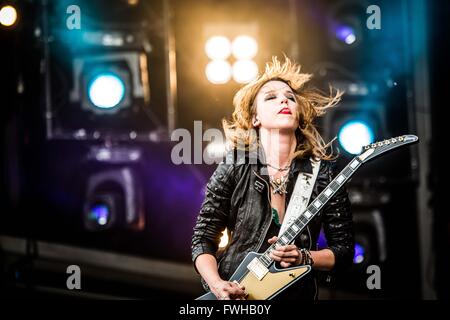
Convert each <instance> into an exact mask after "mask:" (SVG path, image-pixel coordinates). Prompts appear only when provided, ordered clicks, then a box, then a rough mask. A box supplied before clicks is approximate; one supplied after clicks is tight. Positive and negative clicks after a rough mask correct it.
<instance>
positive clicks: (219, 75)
mask: <svg viewBox="0 0 450 320" xmlns="http://www.w3.org/2000/svg"><path fill="white" fill-rule="evenodd" d="M205 74H206V78H207V79H208V80H209V82H211V83H214V84H224V83H227V82H228V81H229V80H230V78H231V66H230V64H229V63H228V62H227V61H223V60H214V61H211V62H210V63H208V65H207V66H206V69H205Z"/></svg>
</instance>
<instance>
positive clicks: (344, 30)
mask: <svg viewBox="0 0 450 320" xmlns="http://www.w3.org/2000/svg"><path fill="white" fill-rule="evenodd" d="M335 34H336V37H337V38H338V39H339V40H340V41H342V42H345V43H346V44H348V45H350V44H352V43H354V42H355V41H356V33H355V31H354V30H353V28H352V27H349V26H339V27H337V28H336V29H335Z"/></svg>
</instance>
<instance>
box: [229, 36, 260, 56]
mask: <svg viewBox="0 0 450 320" xmlns="http://www.w3.org/2000/svg"><path fill="white" fill-rule="evenodd" d="M232 52H233V55H234V56H235V57H236V58H237V59H251V58H253V57H254V56H256V54H257V53H258V43H257V42H256V40H255V39H254V38H253V37H250V36H238V37H236V38H235V39H234V40H233V44H232Z"/></svg>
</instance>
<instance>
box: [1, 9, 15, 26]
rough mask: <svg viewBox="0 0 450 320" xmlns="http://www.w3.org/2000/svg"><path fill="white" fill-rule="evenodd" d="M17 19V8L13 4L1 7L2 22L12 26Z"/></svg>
mask: <svg viewBox="0 0 450 320" xmlns="http://www.w3.org/2000/svg"><path fill="white" fill-rule="evenodd" d="M16 20H17V10H16V8H14V7H13V6H4V7H3V8H1V9H0V24H2V25H4V26H5V27H10V26H12V25H13V24H14V23H15V22H16Z"/></svg>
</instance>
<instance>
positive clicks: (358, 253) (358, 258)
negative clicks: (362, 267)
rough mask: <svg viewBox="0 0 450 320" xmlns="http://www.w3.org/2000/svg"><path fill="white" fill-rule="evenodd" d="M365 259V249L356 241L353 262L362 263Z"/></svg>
mask: <svg viewBox="0 0 450 320" xmlns="http://www.w3.org/2000/svg"><path fill="white" fill-rule="evenodd" d="M364 259H365V250H364V248H363V246H362V245H360V244H359V243H355V255H354V257H353V263H355V264H360V263H362V262H363V261H364Z"/></svg>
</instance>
